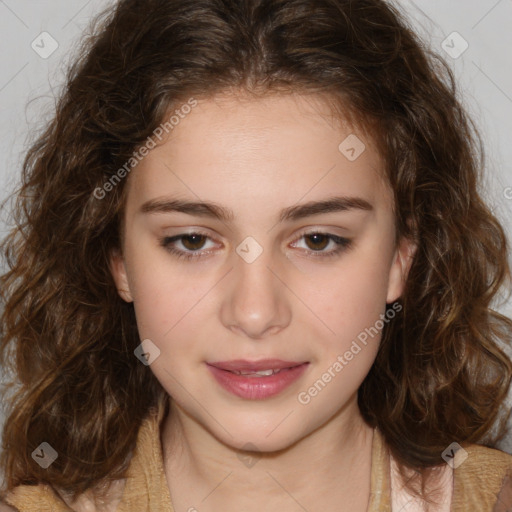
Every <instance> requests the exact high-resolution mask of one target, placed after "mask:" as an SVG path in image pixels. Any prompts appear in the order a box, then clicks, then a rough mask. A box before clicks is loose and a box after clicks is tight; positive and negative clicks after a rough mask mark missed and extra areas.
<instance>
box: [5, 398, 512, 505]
mask: <svg viewBox="0 0 512 512" xmlns="http://www.w3.org/2000/svg"><path fill="white" fill-rule="evenodd" d="M163 416H164V408H163V407H160V408H159V409H154V410H151V412H150V414H149V416H148V417H147V418H146V419H145V420H144V422H143V424H142V426H141V428H140V430H139V434H138V439H137V445H136V449H135V453H134V456H133V458H132V460H131V462H130V466H129V469H128V475H127V478H126V480H125V481H122V484H123V485H122V486H121V487H120V493H119V494H120V498H119V499H118V500H117V501H116V503H114V504H112V503H111V504H110V505H109V506H102V505H101V504H95V503H94V502H92V501H91V500H89V499H87V498H85V497H84V499H80V500H79V501H77V502H75V503H70V502H69V501H67V502H66V501H64V499H63V498H61V496H59V495H58V494H57V493H55V492H54V491H53V489H52V488H50V487H49V486H47V485H43V484H40V485H36V486H28V485H22V486H19V487H16V488H15V489H13V490H12V491H11V492H10V493H9V494H7V496H6V497H5V498H4V500H5V501H6V502H7V503H9V504H10V505H12V506H14V507H15V508H16V509H17V510H18V511H19V512H36V511H37V512H69V511H73V512H100V511H101V512H173V507H172V504H171V498H170V495H169V488H168V486H167V482H166V478H165V473H164V466H163V459H162V446H161V441H160V428H159V427H160V423H161V421H162V418H163ZM465 450H466V452H467V459H466V460H464V461H463V462H462V463H461V464H460V465H458V463H457V462H455V463H454V464H453V465H454V466H455V469H452V468H451V467H450V466H448V464H446V465H443V467H442V468H440V470H441V471H442V472H443V479H444V480H443V481H444V483H445V485H444V487H443V493H444V499H445V501H444V505H443V506H438V507H435V508H433V509H432V510H433V511H435V512H444V511H445V510H446V511H450V512H509V511H510V510H512V508H511V507H512V456H511V455H508V454H506V453H504V452H500V451H498V450H494V449H491V448H486V447H483V446H480V445H470V446H468V447H465ZM457 454H459V452H457ZM464 455H465V454H464ZM455 460H456V459H455ZM457 466H458V467H457ZM394 467H395V465H394V460H393V459H392V458H391V457H390V453H389V450H388V449H387V447H386V445H385V443H384V439H383V437H382V435H381V434H380V432H379V430H378V429H375V431H374V436H373V442H372V466H371V496H370V504H369V507H368V512H399V511H402V512H414V511H416V510H422V509H421V508H420V507H419V506H418V505H417V504H415V503H414V502H412V501H411V498H410V497H408V496H407V495H405V494H404V493H403V492H401V490H400V488H399V486H397V485H396V482H397V480H396V479H395V478H394V472H393V471H392V470H391V469H392V468H394ZM391 502H393V507H392V505H391ZM66 503H67V504H66Z"/></svg>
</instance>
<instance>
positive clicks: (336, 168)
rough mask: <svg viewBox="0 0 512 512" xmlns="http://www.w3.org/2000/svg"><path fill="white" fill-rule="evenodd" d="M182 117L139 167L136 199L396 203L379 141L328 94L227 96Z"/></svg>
mask: <svg viewBox="0 0 512 512" xmlns="http://www.w3.org/2000/svg"><path fill="white" fill-rule="evenodd" d="M176 110H179V107H178V108H176V107H175V109H174V110H173V111H172V112H170V113H169V117H170V116H171V115H173V114H175V113H176ZM188 110H189V109H187V110H186V111H188ZM186 111H184V112H186ZM178 114H180V116H179V122H178V123H177V124H176V126H174V128H173V129H172V131H171V132H170V134H169V137H168V138H167V139H166V140H165V141H164V142H163V143H161V144H160V145H159V146H157V147H156V148H154V149H152V150H151V151H150V152H149V154H148V155H147V156H146V157H145V158H144V159H143V160H142V161H141V162H140V164H139V165H138V166H137V167H136V168H135V170H134V171H132V174H131V175H130V178H129V182H130V184H129V193H128V201H129V202H132V203H133V202H135V203H137V204H138V205H139V206H140V204H142V202H144V201H147V200H148V199H153V198H157V197H159V196H162V195H165V194H168V193H178V194H180V195H183V196H186V197H188V198H194V199H198V198H201V199H212V200H215V201H216V202H219V203H226V204H230V205H232V206H233V208H236V206H237V204H238V205H239V206H240V207H241V208H243V207H246V206H247V201H248V199H250V201H251V203H252V204H259V206H260V207H261V206H265V208H270V207H271V206H272V204H274V203H275V202H279V203H280V204H284V203H287V204H288V203H290V204H291V203H292V202H294V201H295V202H296V201H299V200H300V199H301V198H304V199H307V200H315V199H318V198H325V196H326V195H329V194H331V195H332V194H333V192H334V191H336V193H339V194H343V195H347V196H355V195H357V196H361V195H365V196H366V197H365V198H366V199H367V200H369V201H377V202H382V203H383V204H385V203H386V202H388V203H389V201H390V200H391V194H390V190H389V187H388V185H387V183H386V181H385V180H384V179H383V175H384V172H383V160H382V158H381V156H380V155H379V153H378V151H377V149H376V146H375V145H374V143H373V140H372V139H371V138H370V137H368V136H367V135H365V134H364V133H363V132H362V131H361V130H360V129H357V128H356V127H353V126H351V125H350V124H349V123H348V122H347V121H344V120H343V119H337V118H336V117H334V115H333V113H332V111H331V110H330V109H329V106H328V105H327V104H326V102H324V101H322V98H321V97H317V96H312V95H308V96H303V95H272V96H267V97H263V98H254V97H243V96H240V95H233V94H232V95H229V94H223V95H217V96H215V97H213V98H211V99H204V100H198V102H197V106H195V107H194V108H193V109H192V110H191V111H189V112H188V113H187V114H184V113H183V112H178ZM176 118H177V117H175V119H176ZM130 198H131V199H130ZM258 202H259V203H258ZM388 206H389V205H388Z"/></svg>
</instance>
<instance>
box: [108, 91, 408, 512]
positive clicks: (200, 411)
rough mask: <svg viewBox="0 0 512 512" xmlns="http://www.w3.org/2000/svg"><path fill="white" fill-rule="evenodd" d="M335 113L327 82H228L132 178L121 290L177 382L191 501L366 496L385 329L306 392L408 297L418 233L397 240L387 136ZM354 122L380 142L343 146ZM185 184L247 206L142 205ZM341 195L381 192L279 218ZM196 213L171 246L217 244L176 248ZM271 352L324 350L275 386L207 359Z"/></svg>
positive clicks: (330, 502) (173, 474)
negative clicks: (374, 390) (357, 203)
mask: <svg viewBox="0 0 512 512" xmlns="http://www.w3.org/2000/svg"><path fill="white" fill-rule="evenodd" d="M329 114H330V112H329V110H328V108H327V106H326V105H325V104H324V103H323V102H322V101H321V99H320V98H319V97H315V96H303V95H287V96H267V97H265V98H264V99H255V98H252V99H251V98H247V97H242V95H235V94H233V93H231V94H223V95H217V96H216V97H214V98H213V99H208V100H202V101H199V104H198V106H197V107H195V108H194V109H193V110H192V112H191V113H190V114H189V115H187V116H186V117H185V118H184V119H183V120H181V121H180V124H179V125H178V126H176V127H175V129H174V130H173V131H172V132H171V136H170V137H169V138H168V139H167V140H165V141H164V142H163V143H162V144H161V145H159V146H158V147H156V148H155V149H153V150H152V151H151V152H150V153H149V154H148V156H147V157H146V158H145V159H144V160H143V161H142V162H141V163H140V164H139V165H138V167H137V168H136V169H135V170H134V171H132V174H131V175H130V177H129V181H128V184H127V186H128V193H127V202H126V209H125V218H124V231H125V232H124V241H123V251H122V254H120V253H115V254H113V255H112V260H111V270H112V274H113V276H114V279H115V281H116V285H117V288H118V291H119V294H120V296H121V297H122V298H123V299H124V300H126V301H133V302H134V307H135V312H136V317H137V324H138V328H139V333H140V337H141V340H144V339H150V340H151V341H152V342H153V343H154V344H155V345H156V346H157V347H158V349H159V350H160V355H159V357H158V358H157V359H156V360H155V361H154V362H153V363H152V364H151V365H150V369H151V371H152V372H154V374H155V375H156V377H157V378H158V380H159V381H160V382H161V384H162V386H163V387H164V388H165V389H166V390H167V392H168V393H169V395H170V396H171V397H172V399H171V412H170V414H169V415H168V417H167V418H165V420H164V422H163V425H162V429H161V440H162V447H163V459H164V466H165V473H166V477H167V482H168V485H169V489H170V494H171V498H172V502H173V505H174V508H175V510H176V511H177V512H182V511H183V512H185V511H188V510H189V509H191V507H195V508H196V509H197V510H198V511H199V512H208V511H214V510H224V511H227V512H230V511H235V510H237V511H239V510H245V511H254V512H256V511H260V510H266V511H274V510H275V511H277V510H287V511H295V510H296V511H302V510H304V508H305V509H306V510H308V511H315V510H333V511H334V510H336V511H351V512H358V511H364V510H366V507H367V505H368V499H369V492H370V470H371V443H372V436H373V430H372V429H371V428H370V427H368V426H367V425H366V424H365V422H364V421H363V419H362V417H361V414H360V411H359V409H358V406H357V390H358V388H359V386H360V384H361V382H362V381H363V380H364V378H365V376H366V375H367V373H368V371H369V370H370V367H371V365H372V363H373V361H374V359H375V356H376V354H377V350H378V345H379V341H380V333H379V335H377V336H375V337H374V338H370V341H369V343H368V344H367V346H366V347H364V348H363V349H362V350H361V351H360V352H359V353H358V354H357V355H356V356H354V358H353V359H352V360H351V361H350V362H349V364H347V365H346V366H345V367H344V368H343V371H341V372H339V373H338V374H336V376H335V377H334V378H332V380H331V382H329V383H328V384H327V385H326V386H325V387H324V388H323V389H322V390H321V392H320V393H318V394H317V395H316V396H315V397H313V398H312V399H311V401H310V402H309V403H308V404H307V405H304V404H301V403H299V401H298V399H297V397H298V394H299V393H300V392H302V391H307V390H308V388H309V387H310V386H311V385H312V384H313V383H314V382H315V381H317V380H318V379H319V378H321V376H322V374H324V373H325V372H326V371H327V369H328V368H329V367H332V365H333V363H334V362H335V361H336V360H337V357H338V356H339V355H343V354H344V353H345V352H346V351H347V350H348V349H349V348H350V346H351V343H352V341H353V340H354V339H356V337H357V335H358V334H359V333H361V332H362V331H364V329H365V328H369V327H371V326H373V325H374V324H375V322H376V321H377V320H378V319H379V318H380V316H379V315H381V314H384V312H385V307H386V303H392V302H394V301H395V300H396V299H397V298H399V297H400V295H401V294H402V291H403V286H404V282H405V278H406V275H407V272H408V270H409V267H410V263H411V259H412V256H413V253H414V246H413V245H412V244H411V242H409V241H407V240H400V241H399V243H395V224H394V215H393V199H392V198H393V196H392V191H391V190H390V189H389V187H388V185H387V184H386V182H385V181H384V179H382V178H381V177H382V176H383V174H384V171H383V162H382V159H381V157H380V155H379V154H378V152H377V150H376V149H375V147H374V145H373V143H372V141H371V140H370V139H369V138H368V137H366V136H365V135H363V134H362V133H361V132H359V131H358V130H356V128H353V127H350V126H347V124H346V123H336V124H333V121H332V116H330V115H329ZM354 133H355V134H356V135H357V136H358V137H359V138H360V139H361V140H362V141H364V144H365V146H366V149H365V151H364V152H363V153H362V154H361V155H360V156H359V157H358V158H357V159H356V160H355V161H349V159H347V158H346V157H345V155H344V154H342V153H341V152H340V150H339V149H338V146H339V145H340V143H341V142H342V141H344V139H345V138H346V137H347V136H348V135H350V134H354ZM170 196H172V197H174V198H179V199H183V200H189V201H213V202H215V203H218V204H219V205H222V206H223V207H225V208H229V209H231V210H232V211H233V213H234V218H233V220H231V221H229V222H228V221H225V222H223V221H220V220H217V219H211V218H206V217H201V216H197V215H195V216H191V215H188V214H185V213H181V212H180V213H176V212H167V213H161V212H159V213H141V212H140V208H141V206H142V205H143V204H144V203H145V202H147V201H149V200H154V199H164V198H167V197H170ZM332 196H352V197H359V198H363V199H365V200H366V201H368V202H369V203H371V205H372V207H373V208H372V210H371V211H367V210H362V209H350V210H346V211H337V212H329V213H322V214H320V215H311V216H309V217H307V218H303V219H298V220H295V221H285V222H282V223H280V222H279V221H278V215H279V212H280V211H281V210H282V209H283V208H286V207H289V206H295V205H297V204H303V203H306V202H309V201H320V200H325V199H328V198H330V197H332ZM197 229H200V231H201V232H206V234H207V235H208V237H210V238H207V239H204V241H202V242H201V240H200V241H199V242H197V241H196V242H194V243H195V245H193V244H191V242H190V241H189V242H188V245H185V244H186V241H185V240H183V239H181V240H178V241H176V242H174V244H173V246H174V247H175V248H177V249H181V250H182V251H185V252H186V251H187V250H188V252H193V249H194V247H197V249H196V252H197V250H199V251H202V253H203V257H200V258H196V259H192V260H184V259H178V258H177V257H176V256H174V255H173V254H171V253H170V252H169V251H168V249H166V248H165V247H162V245H160V243H159V239H161V238H163V237H165V236H168V237H170V236H175V235H178V234H184V233H185V234H187V233H191V232H194V231H195V230H197ZM304 231H306V233H308V234H312V233H316V232H324V233H330V234H334V235H336V236H340V237H345V238H347V239H350V240H351V245H350V246H349V247H347V248H345V249H343V250H342V251H341V252H340V253H339V254H337V255H335V256H334V257H322V256H319V255H318V253H319V252H320V253H322V252H323V253H324V254H326V253H329V252H331V251H333V250H334V249H335V248H336V245H335V243H334V242H332V241H329V239H320V240H316V241H315V240H311V237H309V238H308V237H304V236H303V235H304ZM248 236H251V237H253V238H254V239H255V240H256V241H257V242H258V244H259V245H260V246H261V247H262V249H263V252H262V253H261V254H260V255H259V257H258V258H257V259H256V260H255V261H253V262H252V263H247V262H246V261H245V260H244V259H242V258H241V257H240V256H239V255H238V254H237V252H236V248H237V247H238V246H239V244H240V243H241V242H242V241H243V240H244V239H245V238H246V237H248ZM201 243H202V245H201ZM191 248H192V249H191ZM315 251H316V254H315ZM264 358H280V359H284V360H290V361H298V362H305V361H307V362H309V366H308V368H307V370H306V372H305V373H304V374H303V375H302V376H301V377H300V379H299V380H298V381H296V382H294V383H293V384H292V385H291V386H290V387H288V388H287V389H285V390H284V391H283V392H282V393H280V394H279V395H277V396H274V397H272V398H267V399H264V400H247V399H242V398H239V397H237V396H235V395H232V394H231V393H229V392H227V391H225V390H224V389H223V388H221V387H220V386H219V385H218V384H217V382H216V381H215V380H214V379H213V377H212V375H211V374H210V372H209V370H208V368H207V366H206V362H213V361H221V360H231V359H249V360H258V359H264ZM247 443H252V445H254V446H255V447H257V452H256V453H253V454H252V456H254V457H255V458H254V459H252V461H253V462H256V463H255V464H253V465H251V464H244V463H243V462H242V461H241V458H239V456H237V455H240V454H241V450H242V449H243V447H244V446H245V445H246V444H247ZM249 460H251V459H249Z"/></svg>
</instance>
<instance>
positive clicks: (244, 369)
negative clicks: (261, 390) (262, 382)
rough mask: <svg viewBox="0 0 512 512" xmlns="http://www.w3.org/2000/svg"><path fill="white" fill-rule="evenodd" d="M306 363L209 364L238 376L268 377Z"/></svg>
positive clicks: (270, 361) (263, 361) (262, 360)
mask: <svg viewBox="0 0 512 512" xmlns="http://www.w3.org/2000/svg"><path fill="white" fill-rule="evenodd" d="M306 363H307V361H303V362H297V361H284V360H282V359H261V360H260V361H247V360H245V359H236V360H232V361H218V362H215V363H207V364H209V365H210V366H215V367H216V368H219V369H220V370H225V371H228V372H231V373H234V374H236V375H255V376H258V375H259V376H261V377H268V376H270V375H275V374H276V373H280V372H282V371H286V370H290V369H291V368H295V367H296V366H300V365H302V364H306Z"/></svg>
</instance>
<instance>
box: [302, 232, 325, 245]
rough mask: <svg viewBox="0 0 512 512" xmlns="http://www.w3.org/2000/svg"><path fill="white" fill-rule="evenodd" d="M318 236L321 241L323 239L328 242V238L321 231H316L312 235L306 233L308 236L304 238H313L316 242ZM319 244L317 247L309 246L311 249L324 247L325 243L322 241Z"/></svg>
mask: <svg viewBox="0 0 512 512" xmlns="http://www.w3.org/2000/svg"><path fill="white" fill-rule="evenodd" d="M318 238H320V241H322V239H323V241H324V242H327V243H329V239H328V238H327V236H326V235H324V234H322V233H316V234H314V235H308V236H307V237H306V239H307V240H312V239H315V240H316V241H317V242H318ZM308 245H309V244H308ZM321 245H322V247H318V246H317V247H310V248H311V249H325V247H326V244H325V243H324V244H321Z"/></svg>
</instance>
